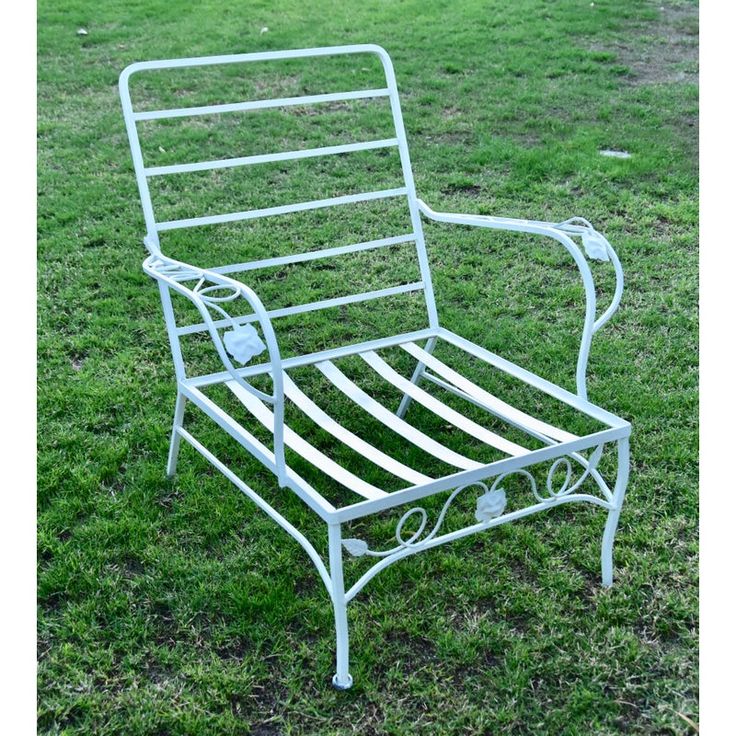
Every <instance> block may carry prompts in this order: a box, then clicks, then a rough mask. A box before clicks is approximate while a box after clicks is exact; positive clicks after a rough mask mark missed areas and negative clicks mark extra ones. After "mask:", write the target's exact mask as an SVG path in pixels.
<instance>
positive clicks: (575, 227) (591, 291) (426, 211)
mask: <svg viewBox="0 0 736 736" xmlns="http://www.w3.org/2000/svg"><path fill="white" fill-rule="evenodd" d="M417 205H418V207H419V210H420V211H421V213H422V214H423V215H424V216H425V217H427V218H428V219H430V220H434V221H436V222H444V223H450V224H454V225H469V226H472V227H486V228H491V229H494V230H509V231H512V232H522V233H531V234H534V235H544V236H547V237H550V238H552V239H554V240H556V241H557V242H558V243H560V244H561V245H562V246H564V247H565V249H566V250H567V251H568V253H570V255H571V256H572V257H573V259H574V260H575V263H576V265H577V267H578V269H579V271H580V275H581V277H582V280H583V287H584V289H585V320H584V323H583V333H582V337H581V340H580V351H579V354H578V363H577V371H576V383H577V391H578V395H579V396H580V397H581V398H583V399H587V393H588V392H587V388H586V384H585V374H586V368H587V364H588V356H589V354H590V344H591V341H592V339H593V335H594V334H595V333H596V332H598V330H599V329H600V328H601V327H603V325H605V324H606V322H608V320H610V319H611V317H612V316H613V315H614V313H615V312H616V310H617V309H618V306H619V304H620V303H621V296H622V294H623V289H624V273H623V269H622V267H621V262H620V261H619V259H618V256H617V255H616V251H615V250H614V249H613V247H612V246H611V244H610V243H609V242H608V240H606V238H605V237H604V236H603V235H602V234H601V233H599V232H598V231H597V230H595V228H594V227H593V226H592V225H591V224H590V223H589V222H588V221H587V220H584V219H583V218H582V217H572V218H570V219H569V220H565V221H564V222H558V223H551V222H544V221H542V220H520V219H514V218H510V217H491V216H488V215H464V214H456V213H451V212H435V211H434V210H433V209H432V208H431V207H429V205H427V204H426V203H425V202H423V201H422V200H421V199H418V200H417ZM571 236H576V237H580V238H581V239H582V243H583V247H584V249H585V251H586V254H587V255H588V257H589V258H591V259H594V260H602V261H609V260H610V262H611V263H612V264H613V269H614V272H615V274H616V287H615V290H614V294H613V299H612V300H611V303H610V304H609V306H608V307H607V308H606V310H605V311H604V312H603V314H601V315H600V317H598V318H597V319H596V310H597V304H596V294H595V284H594V282H593V274H592V273H591V270H590V266H589V265H588V262H587V261H586V259H585V256H584V255H583V252H582V251H581V249H580V246H579V245H578V244H577V243H576V242H575V241H574V240H573V239H572V237H571Z"/></svg>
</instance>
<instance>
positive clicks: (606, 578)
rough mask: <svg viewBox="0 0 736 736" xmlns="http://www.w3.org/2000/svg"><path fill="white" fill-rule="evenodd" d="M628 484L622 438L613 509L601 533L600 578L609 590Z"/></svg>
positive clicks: (626, 447)
mask: <svg viewBox="0 0 736 736" xmlns="http://www.w3.org/2000/svg"><path fill="white" fill-rule="evenodd" d="M628 482H629V438H628V437H624V438H623V439H621V440H619V441H618V471H617V475H616V487H615V488H614V490H613V504H614V507H613V508H612V509H611V510H610V511H609V512H608V519H607V520H606V528H605V530H604V531H603V544H602V546H601V576H602V579H603V586H604V587H606V588H610V587H611V585H613V540H614V537H615V536H616V528H617V527H618V519H619V516H621V507H622V506H623V503H624V496H625V495H626V486H627V485H628Z"/></svg>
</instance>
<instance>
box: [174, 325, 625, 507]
mask: <svg viewBox="0 0 736 736" xmlns="http://www.w3.org/2000/svg"><path fill="white" fill-rule="evenodd" d="M443 332H445V334H444V335H443V336H442V337H440V341H442V339H443V338H444V339H445V341H447V342H449V341H450V340H451V341H452V342H453V343H454V344H455V347H461V348H462V349H464V350H465V351H466V357H467V358H469V359H470V360H473V359H474V358H475V360H476V362H477V361H478V360H480V361H482V362H485V363H490V362H491V360H489V358H495V361H493V362H495V363H496V366H495V367H497V368H500V369H501V370H502V371H503V372H504V373H506V374H507V375H508V374H512V375H513V373H517V374H520V375H521V376H522V377H523V379H524V380H525V382H526V383H531V384H532V385H533V384H536V386H535V388H538V389H541V390H542V391H543V392H544V393H546V394H547V395H548V396H552V397H553V398H555V399H557V401H558V402H560V404H561V407H562V408H563V409H565V411H564V412H555V414H558V415H559V414H563V413H564V414H566V415H568V416H567V419H568V421H569V418H570V417H569V415H571V414H572V415H575V414H578V415H580V416H582V417H584V418H585V420H586V421H587V423H588V425H595V426H594V428H592V429H589V430H588V431H585V432H580V431H579V430H577V431H574V427H567V428H566V427H564V426H562V422H561V421H560V418H561V417H560V416H557V417H555V416H551V415H549V414H548V415H547V416H545V417H544V418H542V417H540V416H535V415H533V414H531V413H529V412H528V411H523V410H522V409H520V408H518V407H516V406H514V405H512V404H511V403H509V402H507V401H505V400H504V399H503V398H501V397H499V396H497V395H494V394H493V393H491V392H490V391H489V390H487V389H485V388H483V387H482V386H480V385H478V384H477V383H475V382H474V381H471V380H470V379H469V378H467V377H466V376H465V375H463V373H461V372H460V371H459V370H457V369H455V368H453V367H451V366H450V365H448V364H447V363H446V362H443V361H442V360H440V359H439V358H437V357H435V355H433V354H432V353H431V352H429V351H428V350H426V349H425V348H423V347H421V346H420V345H419V344H418V343H417V342H413V341H407V342H399V343H398V344H396V345H394V346H391V347H389V348H385V349H383V350H373V349H368V350H365V349H360V348H356V350H355V351H354V352H347V353H344V354H342V355H341V357H340V359H338V360H330V359H321V358H320V357H319V356H318V357H316V358H315V359H314V360H312V361H307V362H302V363H300V365H299V370H311V371H317V372H318V373H319V374H320V375H321V377H322V378H324V379H326V380H327V382H329V384H330V388H331V389H336V390H337V391H339V392H340V394H342V395H343V396H344V397H347V399H349V401H350V405H351V407H352V409H353V411H352V412H351V415H350V417H349V418H350V422H349V426H348V423H347V422H345V421H343V420H342V417H340V418H337V417H336V416H334V415H333V414H331V413H330V407H329V406H328V405H326V403H327V402H326V401H325V399H324V398H323V397H321V396H309V395H308V394H307V393H306V392H305V390H303V386H302V385H301V384H302V382H301V381H300V379H299V378H298V377H296V376H294V375H292V373H295V372H296V369H294V371H291V370H284V371H283V381H284V395H285V397H286V399H287V401H288V402H289V403H290V404H291V406H290V407H288V409H290V410H291V411H292V413H293V410H294V408H295V409H296V410H298V412H300V413H301V414H303V415H305V416H306V417H307V418H308V419H309V420H311V422H313V423H314V424H315V425H317V427H318V428H319V429H321V430H323V431H324V432H326V433H328V434H329V435H330V436H331V438H332V439H333V440H334V441H335V442H334V444H333V446H332V447H331V448H330V450H328V452H323V451H322V450H320V449H318V447H316V446H315V444H313V443H312V442H310V440H309V439H308V438H307V437H305V436H302V435H300V434H299V432H297V431H295V430H294V429H293V428H292V427H291V426H290V425H289V423H288V422H287V424H286V425H285V427H284V443H285V445H286V447H287V448H289V449H290V450H291V451H292V452H293V453H295V454H296V455H298V456H300V457H301V458H302V459H303V460H304V461H306V462H307V463H309V464H310V465H311V466H313V468H314V469H316V470H317V471H318V474H319V473H321V474H323V475H324V476H327V477H328V478H329V479H331V481H333V482H336V483H338V484H339V485H340V486H341V487H343V488H344V489H347V490H348V491H350V492H351V494H350V496H349V498H351V499H352V500H350V501H349V502H348V503H347V504H341V505H340V508H343V509H344V508H347V507H349V508H350V509H353V508H355V509H357V511H356V512H355V513H357V514H358V515H360V516H362V515H363V512H365V513H372V512H373V511H376V510H377V506H376V503H377V504H378V505H379V506H380V508H388V507H392V506H395V505H398V504H399V503H404V502H406V501H408V500H413V499H416V498H421V497H423V496H426V495H430V494H432V493H437V492H439V491H442V490H445V489H450V488H454V487H457V486H459V485H463V484H464V483H470V482H474V481H477V480H480V479H482V478H483V477H490V476H492V475H497V474H498V473H499V472H508V471H509V470H512V469H515V468H520V467H525V466H527V465H531V464H533V463H535V462H541V461H543V460H549V459H553V458H556V457H560V456H564V455H567V454H570V453H572V452H577V451H579V450H582V449H585V448H590V447H597V446H598V445H600V444H602V443H604V442H606V441H610V440H613V439H617V438H619V437H620V436H621V435H622V431H624V430H626V428H627V427H628V424H627V423H626V422H625V421H624V420H621V419H619V418H618V417H615V416H613V415H611V414H609V413H608V412H606V411H604V410H603V409H600V408H599V407H596V406H594V405H593V404H590V403H589V402H587V401H585V400H582V399H580V398H579V397H577V396H575V395H573V394H570V393H569V392H567V391H565V390H564V389H562V388H560V387H558V386H555V385H554V384H551V383H549V382H547V381H545V380H544V379H542V378H540V377H539V376H534V375H533V374H530V373H528V372H527V371H524V370H523V369H520V368H518V367H517V366H513V364H510V363H508V362H507V361H504V360H503V359H502V358H499V357H498V356H493V354H492V353H488V352H487V351H485V350H484V349H483V348H480V347H479V346H477V345H474V344H472V343H468V342H467V341H464V340H462V338H459V337H458V336H456V335H453V333H449V332H446V331H443ZM447 338H450V340H448V339H447ZM397 351H399V353H400V352H401V351H403V352H405V353H406V354H408V355H409V356H411V357H412V358H413V359H414V360H415V361H418V362H419V363H421V364H423V365H424V372H423V374H422V380H423V381H424V382H429V383H431V384H434V385H436V386H439V387H441V388H442V389H443V391H444V392H447V394H440V397H439V398H438V394H437V392H434V393H430V391H428V390H427V389H426V388H424V387H422V386H421V385H418V383H415V382H413V381H412V380H410V379H409V378H406V377H405V376H404V375H402V374H401V373H400V372H399V371H398V370H396V368H394V367H392V365H391V363H390V359H389V356H390V355H392V356H393V359H394V360H395V357H396V355H397ZM434 352H436V351H434ZM471 353H472V354H471ZM354 356H359V357H360V358H361V359H362V361H363V364H364V367H365V368H366V370H367V371H368V373H369V376H370V377H371V378H372V379H375V378H376V377H379V378H380V379H381V380H382V381H384V382H386V383H387V384H388V385H389V386H390V387H392V388H393V389H396V390H397V391H398V392H400V393H402V394H405V395H407V396H408V397H410V398H411V400H412V401H414V402H415V403H416V404H418V405H420V406H422V407H423V408H424V409H426V410H428V411H429V412H431V413H432V414H433V415H435V416H436V417H439V418H440V419H441V420H442V422H443V426H444V427H445V428H448V427H449V428H451V429H452V430H453V434H455V436H456V437H457V435H459V438H458V441H456V442H453V443H452V444H454V445H455V447H454V448H452V447H450V446H448V444H449V443H448V442H447V441H446V439H445V441H443V440H442V439H440V438H438V437H436V436H433V433H432V432H431V431H430V430H427V429H426V428H425V427H424V426H423V423H421V422H412V421H409V420H408V419H405V418H402V417H401V416H399V415H398V413H397V412H396V410H395V409H391V408H389V407H388V406H386V405H385V404H383V403H381V402H380V401H379V400H378V399H377V398H375V397H374V395H372V394H376V393H381V392H380V391H379V392H376V391H372V392H371V393H369V392H367V391H366V390H364V389H363V388H361V387H360V386H359V385H358V382H356V381H355V380H353V379H351V378H350V377H348V375H347V374H346V372H345V371H344V369H343V368H341V365H340V364H341V363H342V361H343V360H345V359H347V358H351V357H354ZM513 369H516V370H515V371H513ZM512 371H513V373H512ZM264 372H265V371H264ZM516 377H517V378H518V375H517V376H516ZM309 383H310V385H311V384H312V383H313V381H310V382H309ZM189 384H190V385H189V386H188V391H189V396H190V398H191V399H192V400H193V401H194V402H195V403H197V404H198V405H200V407H201V408H203V409H205V411H207V413H209V414H210V416H212V408H213V405H214V402H212V400H211V399H210V398H208V397H207V396H206V395H205V394H204V392H203V391H202V390H201V388H199V387H198V386H197V379H192V380H191V381H190V382H189ZM219 384H220V385H224V386H227V388H228V389H230V391H231V392H232V394H233V395H234V396H235V397H237V399H238V401H239V402H240V404H241V405H242V407H244V408H245V409H246V410H247V417H248V419H249V420H250V422H251V423H256V424H260V425H262V427H263V428H265V429H266V430H267V431H269V432H271V433H272V432H273V431H274V414H273V411H272V407H271V406H269V404H268V403H267V402H264V401H262V400H261V398H259V397H258V396H256V395H255V394H254V393H251V392H250V391H249V390H247V388H245V387H244V386H243V385H241V384H239V383H237V382H236V381H234V380H232V378H230V377H229V376H227V375H224V374H223V375H222V380H221V381H220V382H219ZM208 385H210V386H211V385H216V384H214V382H213V381H212V380H210V381H208ZM449 393H451V394H453V395H455V396H459V397H461V398H462V399H464V400H465V401H464V402H460V404H462V405H465V406H468V408H469V411H467V412H463V411H461V410H459V409H458V408H455V407H454V406H451V405H450V403H448V401H447V396H448V394H449ZM454 403H455V405H456V406H457V405H458V402H457V401H456V402H454ZM473 407H480V408H481V409H483V410H484V411H483V412H481V414H482V415H483V416H484V417H485V418H486V419H485V421H479V420H478V418H477V415H478V412H477V409H474V408H473ZM217 408H218V414H219V415H220V417H221V419H224V418H225V417H228V418H229V423H230V425H231V426H232V427H236V432H235V433H233V432H231V434H233V436H236V438H237V435H238V434H240V436H241V437H245V439H246V442H245V443H244V444H246V445H252V444H253V443H254V441H255V442H256V443H258V440H255V438H254V437H253V435H252V434H251V432H250V431H248V429H247V425H248V422H244V425H246V426H243V424H239V423H238V422H237V421H236V420H235V419H234V418H233V417H232V416H230V415H228V414H227V412H226V411H225V409H223V408H222V407H221V406H218V407H217ZM471 409H472V411H470V410H471ZM571 409H572V410H573V411H572V412H571V411H570V410H571ZM548 412H549V408H548ZM288 414H289V412H288V411H287V415H288ZM468 414H473V415H474V416H475V417H476V418H471V417H470V416H468ZM213 418H216V417H213ZM365 419H369V420H370V421H371V422H372V423H375V422H378V423H380V425H382V426H383V427H384V428H385V429H386V430H388V434H389V436H390V437H391V441H390V443H389V446H388V447H386V448H384V449H382V448H380V447H378V446H377V445H376V444H374V443H373V442H371V438H370V437H369V436H366V433H365V430H364V431H363V432H361V427H363V425H364V424H365V421H364V420H365ZM220 423H221V424H222V421H221V422H220ZM573 423H575V422H574V421H573ZM435 424H436V422H435ZM251 429H252V427H251ZM435 434H436V433H435ZM443 434H444V435H446V433H443ZM464 442H465V443H467V444H468V445H471V444H472V445H473V446H475V447H476V448H477V447H478V446H479V445H480V446H481V447H482V448H485V449H487V450H488V451H489V453H490V455H492V458H489V459H488V460H487V461H483V460H479V459H475V458H473V457H470V456H469V455H470V454H471V453H467V454H466V453H465V452H463V451H461V450H460V449H458V444H459V445H461V446H462V445H463V443H464ZM258 444H260V443H258ZM340 444H342V445H344V446H347V447H348V448H349V449H350V450H352V451H353V452H355V453H357V454H358V455H359V456H360V457H361V458H363V459H364V460H365V461H366V463H372V464H373V465H376V466H378V467H379V468H381V469H382V470H383V471H385V473H384V475H385V476H387V477H391V478H393V479H394V480H395V484H394V485H393V487H389V485H390V484H386V486H385V487H380V486H379V485H377V484H376V483H375V482H371V481H370V480H368V479H367V478H365V477H362V475H361V474H360V473H358V472H355V470H354V469H349V468H347V467H345V464H341V462H340V461H339V459H338V458H339V456H340V455H341V454H344V453H341V452H340V450H341V449H344V448H340V447H339V445H340ZM406 444H408V445H412V446H414V448H419V449H420V450H422V451H423V452H422V453H419V455H420V456H421V455H424V456H427V457H428V459H429V460H431V461H433V462H430V463H428V464H430V465H432V466H433V467H435V468H436V467H437V466H438V465H442V466H445V467H447V468H448V469H449V471H450V472H446V473H437V472H436V471H435V472H432V471H430V470H428V469H427V468H424V467H421V466H420V465H417V464H409V463H407V462H403V461H402V460H400V459H399V458H401V457H403V456H405V455H406V454H407V453H406V452H405V451H404V449H405V448H404V447H402V446H403V445H406ZM261 448H262V450H263V451H264V452H265V453H266V454H268V453H269V450H268V449H267V448H266V447H265V446H263V445H261ZM389 448H390V449H389ZM410 449H411V448H410ZM425 454H426V455H425ZM474 454H476V455H477V454H478V453H477V452H476V453H474ZM481 454H482V453H481ZM487 454H488V453H487ZM415 456H416V453H415ZM437 461H439V463H438V462H437ZM287 472H288V474H289V476H290V478H291V479H292V480H293V481H294V484H295V486H297V488H295V489H294V490H297V492H299V491H300V490H301V491H304V489H306V491H305V493H306V495H307V498H305V500H307V501H308V502H310V505H312V506H314V505H315V503H316V504H317V506H319V507H321V508H322V509H324V510H329V511H330V512H332V513H334V511H335V510H336V506H335V505H334V504H333V503H332V502H331V501H328V500H327V499H326V498H325V496H324V495H323V493H322V492H321V491H320V490H319V485H320V484H319V483H318V482H312V483H311V484H310V483H308V482H307V481H306V480H305V479H304V478H303V477H301V476H299V475H298V474H297V472H296V471H295V470H294V469H293V468H288V469H287ZM312 475H313V474H312ZM316 477H319V475H317V476H316ZM315 486H316V488H315ZM371 502H374V503H371Z"/></svg>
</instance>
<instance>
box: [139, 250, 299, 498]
mask: <svg viewBox="0 0 736 736" xmlns="http://www.w3.org/2000/svg"><path fill="white" fill-rule="evenodd" d="M143 270H144V271H145V272H146V273H147V274H148V275H149V276H151V277H152V278H154V279H156V280H157V281H158V282H159V283H163V284H165V285H166V286H168V287H169V288H171V289H173V290H174V291H176V292H177V293H178V294H181V295H182V296H184V297H186V298H187V299H188V300H189V301H190V302H192V303H193V304H194V305H195V306H196V307H197V310H198V311H199V313H200V314H201V316H202V320H203V322H204V324H205V325H206V326H207V331H208V332H209V334H210V337H211V339H212V343H213V345H214V347H215V350H216V351H217V354H218V356H219V358H220V360H221V361H222V364H223V366H224V367H225V370H226V371H227V372H228V373H229V374H230V376H231V378H232V380H233V381H235V382H236V383H237V384H238V385H239V386H241V387H242V388H243V389H245V390H246V391H248V392H249V393H251V394H254V395H256V396H257V397H258V398H259V399H261V400H263V401H267V402H269V403H270V404H273V407H274V408H273V414H274V440H273V441H274V448H273V449H274V456H275V458H276V467H277V476H278V481H279V485H280V486H281V487H282V488H283V487H284V486H286V484H287V479H286V460H285V457H284V380H283V371H282V368H281V352H280V351H279V346H278V342H277V340H276V333H275V332H274V329H273V325H272V324H271V319H270V317H269V316H268V313H267V311H266V308H265V306H264V305H263V302H261V300H260V299H259V298H258V295H257V294H256V293H255V292H254V291H253V290H252V289H251V288H250V287H248V286H246V285H245V284H243V283H241V282H240V281H237V280H235V279H232V278H230V277H228V276H225V275H224V274H220V273H216V272H214V271H208V270H207V269H203V268H197V267H196V266H191V265H189V264H187V263H183V262H181V261H177V260H174V259H173V258H169V257H167V256H164V255H161V254H160V253H156V254H153V255H150V256H149V257H148V258H146V260H145V261H144V262H143ZM186 281H196V284H195V285H194V286H193V287H189V286H187V285H185V284H184V283H183V282H186ZM216 291H226V292H229V293H227V294H225V295H224V296H214V295H212V293H211V292H216ZM238 298H243V299H245V301H246V302H248V304H249V305H250V307H251V308H252V309H253V312H254V313H255V315H256V317H257V319H258V322H259V323H260V325H261V329H262V330H263V336H264V338H265V341H266V348H267V350H268V355H269V360H270V363H271V377H272V381H273V394H265V393H263V392H262V391H259V390H258V389H256V388H255V387H253V386H251V385H250V384H249V383H248V382H247V381H245V380H243V378H241V377H240V376H239V375H238V372H237V370H236V368H235V366H234V365H233V363H232V361H231V360H230V356H229V355H228V353H227V350H226V349H225V345H224V343H223V340H222V337H221V336H220V333H219V332H218V330H217V327H216V326H215V324H214V321H213V319H212V315H211V313H210V310H211V309H214V310H215V311H216V312H218V313H219V314H220V315H222V316H223V317H224V318H225V319H227V320H229V321H230V324H231V325H232V327H236V326H237V323H236V322H235V320H234V319H233V318H232V317H231V316H230V315H229V314H228V313H227V311H225V309H224V308H223V306H222V304H223V303H230V302H234V301H236V300H237V299H238Z"/></svg>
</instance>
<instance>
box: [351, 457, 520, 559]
mask: <svg viewBox="0 0 736 736" xmlns="http://www.w3.org/2000/svg"><path fill="white" fill-rule="evenodd" d="M520 472H525V471H520ZM504 477H505V476H499V477H498V478H497V479H496V482H495V483H494V484H493V486H492V487H491V489H490V490H489V489H488V486H487V485H486V484H485V483H481V482H480V481H478V482H477V483H471V484H469V485H467V486H460V487H459V488H456V489H455V490H454V491H453V492H452V493H451V494H450V495H449V496H448V497H447V500H446V501H445V504H444V506H443V507H442V511H440V515H439V516H438V517H437V523H436V524H435V525H434V527H433V528H432V530H431V531H430V532H429V534H426V535H425V534H424V531H425V529H426V528H427V521H428V516H427V511H426V509H423V508H422V507H421V506H415V507H414V508H413V509H409V510H408V511H407V512H406V513H405V514H404V515H403V516H402V517H401V518H400V519H399V522H398V524H397V525H396V541H397V542H398V546H397V547H393V548H391V549H387V550H382V551H376V550H372V549H370V547H369V546H368V544H367V542H365V541H364V540H362V539H344V540H343V542H342V543H343V546H344V547H345V549H346V550H347V551H348V552H349V553H350V554H351V555H353V557H362V556H363V555H369V556H371V557H389V556H390V555H393V554H396V553H397V552H400V551H401V550H403V549H420V548H421V547H423V546H425V545H426V544H427V543H428V542H429V541H430V540H432V539H433V538H434V537H435V536H436V535H437V532H438V531H439V530H440V528H441V527H442V523H443V522H444V520H445V516H446V514H447V511H448V509H449V508H450V504H452V502H453V501H454V500H455V498H456V496H457V495H458V494H459V493H460V492H461V491H464V490H465V489H466V488H472V487H473V486H478V487H480V488H481V489H482V490H483V491H484V492H483V494H482V495H481V496H479V497H478V500H477V502H476V511H475V518H476V519H477V520H478V522H479V524H485V523H488V522H489V521H491V520H493V519H495V518H496V517H498V516H500V515H501V514H502V513H503V511H504V509H505V508H506V492H505V491H504V490H503V488H497V486H498V483H499V482H500V480H501V479H502V478H504ZM417 515H418V516H419V519H420V521H419V527H418V528H417V530H416V531H415V532H414V533H413V534H411V535H410V536H409V537H408V538H405V537H404V526H405V525H406V522H407V521H409V519H411V517H412V516H417Z"/></svg>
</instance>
